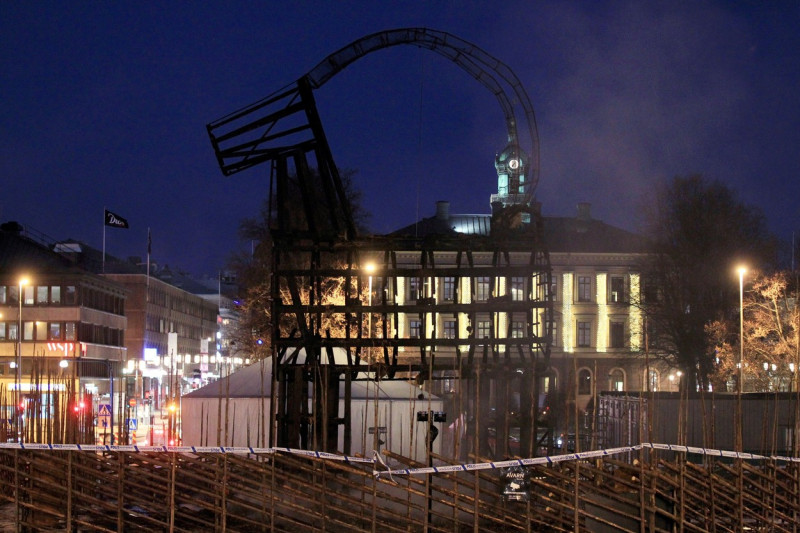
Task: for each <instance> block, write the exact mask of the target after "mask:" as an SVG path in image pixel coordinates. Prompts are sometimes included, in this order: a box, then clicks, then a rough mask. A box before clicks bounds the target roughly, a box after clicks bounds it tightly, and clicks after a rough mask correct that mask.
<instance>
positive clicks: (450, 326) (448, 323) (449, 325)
mask: <svg viewBox="0 0 800 533" xmlns="http://www.w3.org/2000/svg"><path fill="white" fill-rule="evenodd" d="M442 329H443V331H442V333H443V334H444V338H445V339H455V338H456V321H455V320H445V321H444V324H443V328H442Z"/></svg>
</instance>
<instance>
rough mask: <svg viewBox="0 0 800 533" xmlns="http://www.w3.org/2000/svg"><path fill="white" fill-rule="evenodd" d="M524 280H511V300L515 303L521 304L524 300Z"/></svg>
mask: <svg viewBox="0 0 800 533" xmlns="http://www.w3.org/2000/svg"><path fill="white" fill-rule="evenodd" d="M524 290H525V279H524V278H511V299H512V300H514V301H515V302H521V301H522V300H524V299H525V294H524Z"/></svg>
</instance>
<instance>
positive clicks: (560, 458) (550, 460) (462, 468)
mask: <svg viewBox="0 0 800 533" xmlns="http://www.w3.org/2000/svg"><path fill="white" fill-rule="evenodd" d="M643 448H650V449H653V450H664V451H672V452H679V453H692V454H701V455H711V456H716V457H728V458H732V459H750V460H765V459H771V460H775V461H783V462H793V463H800V457H785V456H781V455H770V456H766V455H758V454H754V453H745V452H732V451H727V450H716V449H713V448H697V447H693V446H679V445H676V444H657V443H652V442H646V443H642V444H637V445H635V446H623V447H619V448H606V449H599V450H591V451H588V452H578V453H568V454H564V455H547V456H543V457H533V458H530V459H511V460H508V461H493V462H487V463H462V464H455V465H445V466H429V467H424V468H404V469H399V470H391V469H387V470H375V471H374V472H373V474H374V475H375V476H376V477H380V476H382V475H388V476H389V477H391V476H393V475H395V476H411V475H417V474H444V473H451V472H473V471H477V470H492V469H497V468H509V467H512V466H534V465H543V464H554V463H561V462H564V461H578V460H582V459H596V458H597V457H605V456H611V455H619V454H622V453H629V452H636V451H639V450H641V449H643ZM381 463H382V464H383V465H384V466H385V465H386V463H384V462H383V461H381Z"/></svg>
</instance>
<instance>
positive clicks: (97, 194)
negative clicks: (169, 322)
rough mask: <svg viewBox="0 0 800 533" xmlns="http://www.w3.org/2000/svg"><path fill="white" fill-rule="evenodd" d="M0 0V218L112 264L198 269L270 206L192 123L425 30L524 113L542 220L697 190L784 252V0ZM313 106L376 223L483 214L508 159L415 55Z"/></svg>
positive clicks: (449, 86) (629, 207) (793, 47)
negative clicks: (657, 192) (691, 178)
mask: <svg viewBox="0 0 800 533" xmlns="http://www.w3.org/2000/svg"><path fill="white" fill-rule="evenodd" d="M207 4H211V3H200V2H197V3H173V2H166V3H164V2H129V3H123V2H91V3H77V4H72V3H67V4H65V3H63V2H2V3H0V66H2V68H0V114H2V128H0V175H2V183H3V194H2V195H0V220H2V221H6V220H17V221H19V222H21V223H23V224H25V225H28V226H31V227H33V228H35V229H37V230H39V231H41V232H44V233H46V234H48V235H50V236H51V237H53V238H56V239H63V238H76V239H81V240H84V241H86V242H88V243H89V244H92V245H95V246H97V247H98V248H99V247H101V246H102V234H103V233H102V232H103V226H102V221H103V219H102V217H103V207H104V206H105V207H108V208H109V209H111V210H112V211H114V212H116V213H118V214H120V215H122V216H124V217H126V218H127V219H128V221H129V223H130V225H131V229H129V230H118V229H110V228H109V230H108V233H107V242H106V245H107V249H108V251H109V253H113V254H115V255H118V256H122V257H126V256H130V255H141V256H144V255H145V254H146V239H147V228H148V227H150V228H151V229H152V235H153V248H152V249H153V260H155V261H158V262H161V263H168V264H169V265H170V266H173V267H176V268H181V269H183V270H186V271H189V272H192V273H198V274H199V273H215V272H216V271H217V270H218V269H219V268H221V267H222V266H223V265H224V263H225V260H226V258H227V257H228V256H229V254H230V253H231V251H232V250H234V249H238V248H240V247H242V246H243V243H240V242H239V241H238V237H237V227H238V223H239V221H240V220H241V219H242V218H243V217H245V216H252V215H253V214H255V213H256V212H257V210H258V208H259V207H260V205H261V203H262V202H263V200H264V199H265V198H266V196H267V185H268V168H267V167H266V166H262V167H256V168H253V169H250V170H248V171H246V172H243V173H240V174H236V175H235V176H233V177H230V178H225V177H223V176H222V174H221V173H220V171H219V169H218V167H217V165H216V161H215V158H214V154H213V151H212V149H211V145H210V143H209V140H208V136H207V134H206V130H205V125H206V124H207V123H208V122H210V121H212V120H214V119H216V118H219V117H221V116H222V115H225V114H227V113H228V112H231V111H233V110H235V109H238V108H239V107H242V106H244V105H246V104H249V103H252V102H253V101H255V100H258V99H260V98H262V97H264V96H266V95H268V94H270V93H272V92H273V91H275V90H277V89H278V88H280V87H283V86H284V85H287V84H289V83H291V82H293V81H294V80H296V79H298V78H299V77H300V76H302V75H303V74H305V73H306V72H307V71H309V70H310V69H311V68H313V67H314V66H315V65H316V64H317V63H318V62H319V61H320V60H322V59H323V58H324V57H326V56H327V55H329V54H330V53H332V52H334V51H336V50H337V49H339V48H341V47H342V46H344V45H346V44H348V43H350V42H352V41H355V40H357V39H359V38H361V37H363V36H365V35H367V34H370V33H373V32H377V31H381V30H386V29H393V28H400V27H428V28H432V29H435V30H439V31H443V32H448V33H452V34H454V35H456V36H458V37H460V38H461V39H463V40H466V41H469V42H472V43H474V44H476V45H477V46H479V47H480V48H482V49H483V50H485V51H486V52H488V53H489V54H491V55H493V56H495V57H497V58H499V59H500V60H502V61H503V62H505V63H506V64H507V65H508V66H510V67H511V69H512V70H513V71H514V72H515V73H516V75H517V76H518V77H519V78H520V80H521V81H522V83H523V84H524V86H525V88H526V90H527V92H528V94H529V95H530V98H531V101H532V103H533V106H534V109H535V111H536V118H537V122H538V130H539V137H540V142H541V154H540V164H541V173H540V182H539V187H538V189H537V197H538V199H539V200H540V201H541V202H542V203H543V211H544V214H545V215H566V216H571V215H573V214H574V212H575V204H576V203H577V202H581V201H588V202H591V203H592V213H593V215H594V216H595V218H599V219H602V220H604V221H606V222H608V223H612V224H615V225H618V226H621V227H624V228H627V229H631V230H636V229H637V217H636V215H635V212H636V206H637V205H638V204H639V203H640V202H641V201H642V198H643V197H645V198H646V196H647V194H648V192H649V191H651V190H652V188H653V186H654V184H655V183H657V182H658V180H661V179H664V178H669V177H672V176H674V175H687V174H692V173H702V174H705V175H706V176H708V177H710V178H718V179H720V180H723V181H724V182H726V183H728V184H729V185H730V186H731V187H732V188H733V189H734V190H736V191H737V192H738V193H739V194H740V195H741V197H742V199H743V200H744V201H746V202H747V203H750V204H752V205H755V206H758V207H760V208H761V209H763V210H764V211H765V213H766V215H767V218H768V221H769V225H770V228H771V229H772V230H773V231H775V232H777V233H778V234H779V236H780V237H782V238H783V239H785V240H786V241H789V240H790V239H791V235H792V232H793V231H797V232H798V236H799V237H800V208H799V207H798V200H800V185H798V182H800V180H799V179H798V178H800V5H799V4H798V3H797V2H769V3H766V4H768V6H766V7H765V6H762V5H761V4H762V2H755V1H753V2H739V3H736V4H737V5H736V6H733V4H734V3H732V2H726V1H718V2H702V1H699V2H639V1H633V2H594V1H593V2H585V3H580V2H569V3H568V2H531V1H507V2H503V3H501V4H499V5H496V4H497V3H495V2H463V1H461V2H455V1H451V2H445V1H442V2H402V3H401V2H395V3H388V2H363V3H362V2H278V1H271V2H252V3H250V2H226V3H218V5H215V6H210V5H207ZM315 97H316V99H317V103H318V106H319V110H320V114H321V117H322V122H323V126H324V128H325V131H326V133H327V136H328V139H329V142H330V144H331V147H332V149H333V155H334V160H335V161H336V163H337V164H338V166H339V167H341V168H353V169H357V170H358V171H359V173H358V176H357V180H356V181H357V184H358V185H359V186H360V188H361V189H362V190H363V192H364V194H365V197H366V205H367V207H368V208H369V209H370V210H371V211H372V213H373V220H372V221H373V227H374V229H375V230H377V231H389V230H391V229H394V228H396V227H399V226H402V225H405V224H408V223H410V222H412V221H413V220H414V219H415V218H416V217H417V216H418V215H419V216H429V215H431V214H432V213H433V209H434V202H435V201H436V200H450V201H451V203H452V210H453V211H454V212H469V213H476V212H477V213H482V212H487V211H488V209H489V205H488V204H489V195H490V194H491V193H492V192H495V190H496V176H495V173H494V167H493V161H494V155H495V153H496V152H497V151H498V150H501V149H502V148H503V146H504V144H505V140H506V137H505V129H504V122H503V115H502V112H501V110H500V108H499V106H498V104H497V101H496V100H495V98H494V97H493V96H492V95H491V94H490V93H489V92H488V91H487V90H486V89H485V88H484V87H483V86H481V85H480V84H479V83H478V82H476V81H475V80H473V79H472V78H471V77H470V76H469V75H467V74H466V73H465V72H463V71H462V70H461V69H459V67H457V66H456V65H454V64H453V63H451V62H449V61H447V60H446V59H444V58H442V57H440V56H439V55H437V54H435V53H432V52H430V51H428V50H422V49H418V48H416V47H411V46H401V47H395V48H393V49H388V50H383V51H379V52H375V53H373V54H370V55H368V56H366V57H364V58H362V59H361V60H359V61H357V62H356V63H355V64H353V65H351V66H350V67H348V68H347V69H345V70H344V71H342V72H341V73H339V74H338V75H337V76H336V77H334V78H333V79H332V80H331V81H329V82H328V83H327V84H326V85H324V86H323V87H322V88H320V89H319V90H318V91H317V92H316V93H315Z"/></svg>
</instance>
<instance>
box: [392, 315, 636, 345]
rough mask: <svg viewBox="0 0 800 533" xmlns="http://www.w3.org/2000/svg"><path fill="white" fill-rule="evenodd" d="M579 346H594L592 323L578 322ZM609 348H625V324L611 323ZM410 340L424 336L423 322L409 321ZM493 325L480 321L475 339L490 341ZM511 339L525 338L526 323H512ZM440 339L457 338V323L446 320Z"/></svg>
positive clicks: (555, 325)
mask: <svg viewBox="0 0 800 533" xmlns="http://www.w3.org/2000/svg"><path fill="white" fill-rule="evenodd" d="M576 327H577V345H578V347H579V348H588V347H590V346H591V345H592V323H591V322H589V321H582V320H579V321H578V322H577V325H576ZM608 328H609V343H608V347H609V348H625V323H624V322H616V321H612V322H610V323H609V326H608ZM408 332H409V335H408V336H409V338H412V339H418V338H420V336H421V334H422V322H421V321H420V320H418V319H413V318H412V319H410V320H409V321H408ZM491 333H492V323H491V321H489V320H479V321H478V322H477V323H476V327H475V338H477V339H488V338H491V337H492V334H491ZM557 333H558V325H557V324H555V323H554V324H553V345H556V344H558V336H557ZM510 337H511V338H512V339H519V338H522V337H525V322H522V321H512V322H511V327H510ZM440 338H443V339H455V338H456V321H455V320H444V321H443V322H442V332H441V335H440Z"/></svg>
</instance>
